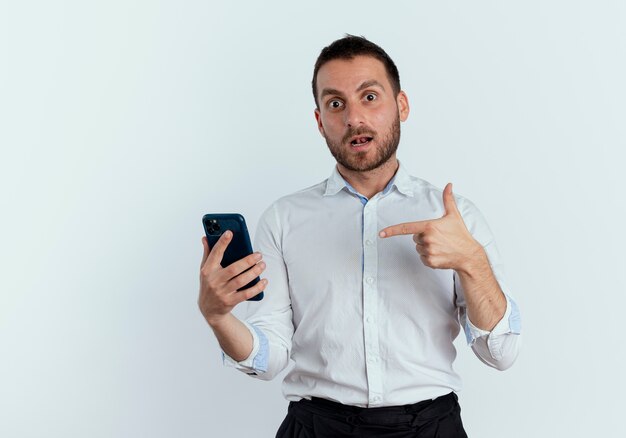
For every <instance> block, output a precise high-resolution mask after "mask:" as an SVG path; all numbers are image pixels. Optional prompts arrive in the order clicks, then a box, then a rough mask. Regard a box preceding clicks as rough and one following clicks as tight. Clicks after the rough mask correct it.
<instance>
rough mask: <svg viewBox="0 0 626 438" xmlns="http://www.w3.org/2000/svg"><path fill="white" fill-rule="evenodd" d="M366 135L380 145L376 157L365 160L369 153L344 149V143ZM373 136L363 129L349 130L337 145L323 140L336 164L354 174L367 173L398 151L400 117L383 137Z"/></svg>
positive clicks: (370, 132) (373, 134)
mask: <svg viewBox="0 0 626 438" xmlns="http://www.w3.org/2000/svg"><path fill="white" fill-rule="evenodd" d="M367 134H370V135H371V136H372V137H374V140H375V141H376V142H377V143H379V145H380V146H379V147H378V148H377V149H376V155H375V156H374V157H373V158H372V159H370V160H368V159H367V155H368V154H369V153H370V151H363V152H357V153H354V152H351V151H348V150H346V149H345V148H346V142H347V141H348V140H349V139H350V138H352V137H353V136H355V135H367ZM375 134H376V133H372V131H368V130H366V129H363V128H361V129H350V130H349V131H348V132H347V133H346V135H345V136H344V138H343V139H342V140H341V142H340V143H339V144H338V143H336V142H333V141H331V140H329V139H328V137H325V139H326V144H327V145H328V149H329V150H330V153H331V154H332V155H333V157H335V160H337V163H339V164H341V165H342V166H343V167H345V168H346V169H348V170H351V171H354V172H368V171H370V170H374V169H377V168H379V167H380V166H382V165H383V164H385V163H386V162H387V161H389V159H390V158H391V157H392V156H393V154H394V153H395V152H396V151H397V150H398V145H399V144H400V116H399V115H398V117H396V119H395V120H394V122H393V124H392V125H391V127H390V128H389V131H387V133H386V134H385V135H384V136H382V137H380V138H379V137H378V136H377V135H375ZM348 147H350V146H348Z"/></svg>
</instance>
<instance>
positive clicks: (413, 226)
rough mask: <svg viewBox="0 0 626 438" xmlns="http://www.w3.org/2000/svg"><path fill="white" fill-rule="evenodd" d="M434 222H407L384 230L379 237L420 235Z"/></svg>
mask: <svg viewBox="0 0 626 438" xmlns="http://www.w3.org/2000/svg"><path fill="white" fill-rule="evenodd" d="M430 222H432V221H417V222H405V223H403V224H398V225H392V226H390V227H387V228H383V229H382V230H381V231H380V233H378V235H379V236H380V237H383V238H384V237H391V236H398V235H401V234H418V233H423V232H424V230H425V229H426V227H427V226H428V224H429V223H430Z"/></svg>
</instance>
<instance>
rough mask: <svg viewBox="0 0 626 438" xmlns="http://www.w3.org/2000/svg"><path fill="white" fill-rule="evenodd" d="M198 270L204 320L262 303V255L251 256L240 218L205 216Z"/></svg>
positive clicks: (244, 226) (263, 265)
mask: <svg viewBox="0 0 626 438" xmlns="http://www.w3.org/2000/svg"><path fill="white" fill-rule="evenodd" d="M202 224H203V227H204V230H205V234H206V237H204V238H203V239H202V243H203V246H204V255H203V258H202V265H201V270H200V298H199V300H198V304H199V306H200V310H201V311H202V313H203V315H204V316H205V318H206V319H207V320H209V319H215V318H219V317H220V316H224V315H226V314H227V313H229V312H230V311H231V310H232V308H233V307H234V306H235V305H237V304H238V303H240V302H242V301H245V300H250V301H258V300H261V299H263V289H264V288H265V286H266V284H267V280H260V278H259V274H261V272H263V270H264V269H265V263H264V262H262V261H261V255H260V254H258V253H253V252H252V244H251V243H250V236H249V234H248V230H247V227H246V224H245V220H244V218H243V216H241V215H240V214H207V215H204V217H203V218H202Z"/></svg>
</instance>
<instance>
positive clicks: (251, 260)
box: [222, 252, 263, 281]
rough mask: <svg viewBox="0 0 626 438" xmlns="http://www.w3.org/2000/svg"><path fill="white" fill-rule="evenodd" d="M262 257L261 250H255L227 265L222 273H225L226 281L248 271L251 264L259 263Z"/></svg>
mask: <svg viewBox="0 0 626 438" xmlns="http://www.w3.org/2000/svg"><path fill="white" fill-rule="evenodd" d="M262 258H263V256H262V255H261V253H260V252H255V253H252V254H250V255H247V256H245V257H244V258H242V259H239V260H237V261H236V262H233V263H231V264H230V265H228V266H226V267H225V268H224V271H223V273H222V275H224V281H228V280H230V279H232V278H234V277H236V276H238V275H239V274H241V273H242V272H244V271H246V270H247V269H248V268H250V267H251V266H254V265H256V264H257V263H259V262H260V261H261V259H262Z"/></svg>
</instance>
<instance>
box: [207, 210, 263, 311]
mask: <svg viewBox="0 0 626 438" xmlns="http://www.w3.org/2000/svg"><path fill="white" fill-rule="evenodd" d="M202 226H203V227H204V233H205V234H206V238H207V240H208V242H209V247H210V248H213V247H214V246H215V244H216V243H217V241H218V240H219V238H220V236H221V235H222V234H224V231H226V230H230V231H232V233H233V237H232V238H231V240H230V243H229V244H228V246H227V247H226V251H225V252H224V257H223V258H222V262H221V265H222V267H223V268H225V267H227V266H228V265H230V264H231V263H234V262H236V261H237V260H240V259H242V258H244V257H246V256H247V255H250V254H252V243H251V242H250V234H248V227H246V221H245V219H244V218H243V216H242V215H240V214H238V213H215V214H205V215H204V216H203V217H202ZM259 281H261V279H260V278H259V277H257V278H255V279H254V280H252V281H251V282H250V283H248V284H246V285H245V286H244V287H242V288H239V289H237V290H238V291H240V290H243V289H247V288H249V287H251V286H254V285H255V284H257V283H258V282H259ZM262 299H263V292H262V291H261V292H259V293H258V294H257V295H255V296H253V297H252V298H249V299H248V301H260V300H262Z"/></svg>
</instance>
